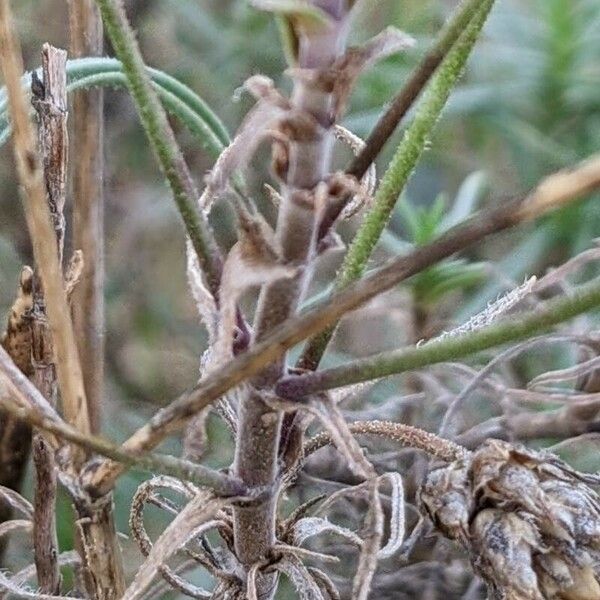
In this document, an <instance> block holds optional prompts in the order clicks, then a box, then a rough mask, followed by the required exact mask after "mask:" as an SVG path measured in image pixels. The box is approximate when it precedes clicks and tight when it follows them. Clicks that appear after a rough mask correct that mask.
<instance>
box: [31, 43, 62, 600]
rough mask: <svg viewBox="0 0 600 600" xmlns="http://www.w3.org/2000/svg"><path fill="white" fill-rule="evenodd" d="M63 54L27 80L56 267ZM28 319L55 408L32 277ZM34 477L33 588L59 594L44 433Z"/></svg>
mask: <svg viewBox="0 0 600 600" xmlns="http://www.w3.org/2000/svg"><path fill="white" fill-rule="evenodd" d="M66 60H67V53H66V52H64V51H63V50H59V49H58V48H54V47H53V46H50V45H49V44H44V46H43V48H42V76H43V78H42V81H39V80H38V79H37V78H35V77H34V78H33V80H32V90H31V91H32V96H33V98H32V104H33V106H34V108H35V110H36V112H37V115H38V122H39V126H38V140H39V148H40V152H41V156H42V163H43V169H44V180H45V183H46V194H47V196H46V198H47V201H48V207H49V208H50V214H51V215H52V222H53V225H54V232H55V235H56V246H57V255H58V260H59V263H61V264H62V259H63V248H64V238H65V217H64V206H65V200H66V197H65V196H66V181H67V157H68V136H67V81H66V70H65V69H66ZM31 316H32V321H31V338H32V353H31V354H32V364H33V370H34V372H33V377H32V381H33V383H34V385H35V386H36V387H37V389H38V390H39V391H40V392H41V394H42V396H44V398H45V399H46V400H47V401H48V402H49V404H50V405H51V406H52V407H55V406H56V395H57V389H56V366H55V357H54V345H53V341H52V335H51V333H50V328H49V326H48V321H47V319H46V306H45V302H44V293H43V290H42V289H41V282H40V281H39V279H38V278H37V277H34V295H33V308H32V315H31ZM33 464H34V466H35V473H36V488H35V512H34V521H33V525H34V528H33V544H34V558H35V564H36V570H37V579H38V585H39V586H40V589H41V591H43V592H46V593H48V594H58V593H59V592H60V584H61V576H60V570H59V565H58V539H57V534H56V513H55V511H56V485H57V484H56V464H55V461H54V450H53V449H52V448H51V446H50V444H49V442H48V441H47V440H46V439H45V437H44V434H42V433H36V434H35V435H34V442H33Z"/></svg>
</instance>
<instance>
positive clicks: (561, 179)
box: [90, 155, 600, 487]
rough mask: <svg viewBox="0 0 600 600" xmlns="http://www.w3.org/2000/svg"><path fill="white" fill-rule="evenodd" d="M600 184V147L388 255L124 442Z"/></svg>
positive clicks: (176, 421)
mask: <svg viewBox="0 0 600 600" xmlns="http://www.w3.org/2000/svg"><path fill="white" fill-rule="evenodd" d="M597 189H600V155H598V156H593V157H592V158H590V159H588V160H587V161H585V162H583V163H581V164H579V165H577V166H576V167H574V168H572V169H569V170H565V171H560V172H558V173H555V174H553V175H551V176H549V177H547V178H546V179H545V180H543V181H542V182H541V183H540V185H539V186H538V187H537V188H536V189H535V190H534V191H533V192H532V193H531V194H530V195H528V196H526V197H524V198H517V199H515V200H512V201H510V202H505V203H504V204H503V205H501V206H499V207H497V208H493V209H489V210H485V211H481V212H480V213H478V214H476V215H474V216H473V217H471V218H470V219H468V220H466V221H464V222H463V223H461V224H460V225H457V226H456V227H453V228H452V229H450V230H449V231H447V232H446V233H445V234H444V235H442V236H441V237H439V238H437V239H436V240H435V241H433V242H431V243H430V244H427V245H425V246H421V247H419V248H417V249H415V250H414V251H413V252H411V253H410V254H408V255H407V256H403V257H400V258H396V259H394V260H391V261H389V262H388V263H387V264H386V265H385V266H383V267H381V268H380V269H377V270H376V271H374V272H373V273H371V274H369V275H366V276H365V277H363V278H362V279H361V280H359V281H357V282H354V283H352V284H350V285H349V286H348V287H347V288H345V289H344V290H342V291H340V292H337V293H335V294H334V295H333V296H331V297H330V298H328V299H327V300H325V301H324V302H321V303H320V304H318V305H317V306H315V307H314V308H312V309H311V310H309V311H307V312H305V313H301V314H299V315H297V316H293V317H290V318H289V319H288V320H287V321H286V322H285V323H284V324H282V325H280V326H279V327H277V328H276V329H275V330H273V331H272V332H271V333H270V334H269V335H268V336H266V337H265V338H264V339H263V340H262V341H261V342H259V343H256V344H255V345H254V346H253V347H252V348H250V349H249V350H247V351H246V352H244V353H243V354H241V355H239V356H237V357H236V358H235V359H233V360H231V361H230V362H229V363H227V364H226V365H223V366H222V367H221V368H219V369H218V370H216V371H214V372H213V373H211V374H210V375H208V376H207V377H205V378H203V379H202V380H201V381H200V383H198V385H197V386H196V387H194V388H193V389H192V390H191V391H190V392H187V393H185V394H183V395H181V396H180V397H179V398H177V399H176V400H174V401H173V402H171V403H170V404H169V406H167V407H166V408H164V409H162V410H160V411H159V412H157V413H156V414H155V415H154V417H152V419H150V421H149V422H148V423H147V424H146V425H144V426H143V427H141V428H140V429H138V431H136V432H135V433H134V434H133V435H132V436H131V437H130V438H129V439H128V440H127V441H126V442H125V444H124V447H125V448H126V449H127V450H130V451H132V452H136V453H140V452H144V451H146V450H148V449H151V448H154V447H155V446H156V445H157V444H158V443H160V442H161V441H162V440H163V439H165V437H167V436H168V435H169V434H170V433H171V432H173V431H174V430H175V429H178V428H180V427H182V426H183V425H184V424H185V423H186V422H187V421H188V420H189V419H191V418H192V417H193V416H194V415H195V414H196V413H197V412H198V411H199V410H201V409H202V408H204V407H205V406H208V405H209V404H210V403H212V402H214V401H215V400H216V399H218V398H219V397H221V396H222V395H223V394H225V393H226V392H227V391H228V390H230V389H232V388H234V387H235V386H237V385H239V384H240V383H241V382H243V381H245V380H246V379H248V378H249V377H252V376H253V375H255V374H256V373H259V372H260V371H261V370H263V369H264V368H265V367H266V366H267V365H269V364H270V363H272V362H273V361H276V360H277V359H278V358H280V357H281V356H283V354H284V353H285V351H286V350H287V349H289V348H291V347H292V346H294V345H295V344H297V343H298V342H301V341H302V340H304V339H306V338H307V337H309V336H311V335H314V334H315V333H318V332H319V331H322V330H323V329H325V328H326V327H328V326H329V325H331V324H332V323H335V322H336V321H337V320H338V319H339V318H340V317H342V316H343V315H345V314H347V313H348V312H350V311H352V310H354V309H356V308H358V307H359V306H361V305H363V304H364V303H365V302H367V301H368V300H370V299H371V298H374V297H375V296H377V295H379V294H381V293H382V292H385V291H387V290H389V289H391V288H392V287H394V286H395V285H397V284H398V283H400V282H401V281H404V280H405V279H407V278H409V277H411V276H413V275H416V274H417V273H420V272H421V271H422V270H423V269H426V268H428V267H430V266H431V265H434V264H436V263H437V262H439V261H440V260H442V259H444V258H447V257H449V256H451V255H452V254H454V253H456V252H459V251H461V250H464V249H466V248H468V247H469V246H471V245H473V244H474V243H476V242H478V241H480V240H482V239H484V238H485V237H487V236H488V235H491V234H493V233H497V232H499V231H502V230H504V229H508V228H510V227H514V226H515V225H518V224H520V223H523V222H526V221H528V220H530V219H534V218H536V217H539V216H541V215H543V214H546V213H548V212H550V211H552V210H555V209H557V208H560V207H563V206H565V205H567V204H568V203H570V202H573V201H575V200H576V199H578V198H581V197H582V196H584V195H585V194H588V193H590V192H592V191H594V190H597ZM121 472H122V467H120V466H119V465H117V464H114V463H113V464H111V463H105V464H104V465H103V467H102V468H101V469H98V471H97V472H96V473H95V476H94V478H93V481H92V482H90V485H96V486H100V487H106V486H111V485H113V483H114V480H115V479H116V478H117V477H118V476H119V474H120V473H121Z"/></svg>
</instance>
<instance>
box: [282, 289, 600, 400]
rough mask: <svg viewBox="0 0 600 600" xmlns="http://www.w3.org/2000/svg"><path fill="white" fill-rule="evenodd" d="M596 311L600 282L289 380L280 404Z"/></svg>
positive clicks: (452, 356)
mask: <svg viewBox="0 0 600 600" xmlns="http://www.w3.org/2000/svg"><path fill="white" fill-rule="evenodd" d="M598 306H600V281H596V282H594V283H593V284H588V285H587V286H584V287H582V288H581V289H580V290H579V291H577V292H575V293H574V294H569V296H568V297H562V298H557V299H555V300H550V301H548V302H547V303H546V304H545V305H543V306H541V307H538V308H536V310H535V311H531V312H527V313H525V314H523V315H521V316H511V318H510V319H507V320H506V321H503V322H500V323H498V324H496V325H490V326H488V327H485V328H483V329H479V330H476V331H473V332H470V333H464V334H462V335H457V336H455V337H454V336H452V337H447V338H444V339H442V340H440V341H436V340H432V341H431V342H429V343H426V344H423V345H421V346H415V347H410V348H406V349H401V350H394V351H391V352H383V353H381V354H377V355H375V356H372V357H368V358H365V359H361V360H357V361H353V362H352V363H350V364H347V365H342V366H340V367H335V368H333V369H325V370H324V371H319V372H318V373H309V374H307V375H301V376H291V377H288V378H287V379H284V380H282V381H280V382H279V384H278V385H277V387H276V391H277V394H278V395H279V396H282V397H284V398H298V397H301V396H305V395H307V394H313V393H315V392H321V391H325V390H330V389H333V388H337V387H342V386H345V385H351V384H354V383H359V382H362V381H370V380H373V379H379V378H381V377H386V376H388V375H396V374H399V373H404V372H406V371H409V370H412V369H418V368H422V367H425V366H427V365H432V364H435V363H440V362H445V361H456V360H458V359H459V358H463V357H465V356H469V355H471V354H474V353H476V352H481V351H482V350H486V349H488V348H493V347H494V346H499V345H500V344H505V343H507V342H516V341H519V340H523V339H526V338H529V337H531V336H532V335H535V334H537V333H540V332H542V331H545V330H546V329H548V328H549V327H552V326H553V325H557V324H558V323H562V322H563V321H566V320H568V319H571V318H573V317H575V316H577V315H579V314H581V313H584V312H587V311H589V310H591V309H593V308H596V307H598Z"/></svg>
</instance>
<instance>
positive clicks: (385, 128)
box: [346, 0, 484, 179]
mask: <svg viewBox="0 0 600 600" xmlns="http://www.w3.org/2000/svg"><path fill="white" fill-rule="evenodd" d="M483 4H484V2H483V1H482V0H464V1H463V3H462V4H461V5H460V6H459V7H458V8H457V9H456V11H455V13H454V14H453V15H452V16H451V17H450V19H449V20H448V22H447V23H446V24H445V25H444V27H443V29H442V30H441V31H440V33H439V34H438V37H437V38H436V40H435V42H434V44H433V46H432V47H431V48H430V49H429V50H428V51H427V53H426V54H425V56H424V57H423V58H422V59H421V62H420V63H419V64H418V65H417V66H416V68H415V69H414V71H413V72H412V73H411V75H410V77H409V78H408V81H407V82H406V83H405V84H404V87H403V88H402V89H401V90H400V92H399V93H398V95H397V96H396V97H395V98H394V99H393V100H392V102H391V104H390V105H389V107H388V108H387V110H386V111H385V113H384V114H383V116H382V117H381V118H380V119H379V121H378V122H377V124H376V125H375V127H374V128H373V130H372V131H371V133H370V134H369V137H368V138H367V140H366V141H365V147H364V148H363V150H362V151H361V152H360V154H359V155H358V156H357V157H356V158H355V159H354V160H353V161H352V163H351V164H350V166H349V167H348V169H347V171H346V172H347V173H348V174H349V175H354V177H356V178H357V179H360V178H361V177H362V176H363V175H364V174H365V173H366V172H367V169H368V168H369V165H370V164H371V163H372V162H373V161H374V160H375V159H376V158H377V156H378V155H379V153H380V152H381V150H382V148H383V146H384V145H385V143H386V142H387V141H388V139H389V138H390V136H391V135H392V133H393V132H394V130H395V129H396V127H397V126H398V124H399V123H400V121H401V120H402V118H403V117H404V116H405V115H406V113H407V112H408V110H409V109H410V107H411V106H412V104H413V102H414V101H415V100H416V99H417V97H418V96H419V94H420V93H421V90H423V88H424V87H425V85H426V84H427V82H428V81H429V79H430V78H431V76H432V75H433V73H434V72H435V70H436V69H437V68H438V67H439V65H440V64H441V62H442V61H443V60H444V58H445V57H446V55H447V54H448V53H449V52H450V50H451V48H452V47H453V46H454V44H455V43H456V41H457V40H458V38H459V37H460V36H461V34H462V33H463V31H465V29H467V26H468V25H469V23H470V21H471V20H472V19H473V18H474V15H475V14H476V13H477V11H478V10H479V9H480V8H481V7H482V5H483Z"/></svg>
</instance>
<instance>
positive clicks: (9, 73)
mask: <svg viewBox="0 0 600 600" xmlns="http://www.w3.org/2000/svg"><path fill="white" fill-rule="evenodd" d="M14 32H15V30H14V27H13V25H12V19H11V15H10V8H9V4H8V0H2V2H1V3H0V51H1V52H0V61H1V63H2V70H3V73H4V79H5V81H6V86H7V90H8V96H9V103H10V107H11V113H12V118H13V127H14V149H15V159H16V163H17V170H18V172H19V178H20V180H21V185H22V186H23V188H24V193H23V202H24V206H25V213H26V216H27V224H28V227H29V230H30V235H31V240H32V243H33V251H34V256H35V260H36V264H37V266H38V268H39V271H40V276H41V279H42V283H43V286H44V296H45V301H46V309H47V312H48V321H49V323H50V328H51V330H52V338H53V342H54V348H55V351H56V366H57V373H58V381H59V387H60V391H61V396H62V402H63V407H64V412H65V415H66V418H67V420H68V421H69V422H70V423H73V424H74V425H75V426H76V428H77V429H79V430H80V431H83V432H87V431H89V418H88V412H87V404H86V398H85V390H84V389H83V378H82V374H81V366H80V363H79V357H78V353H77V346H76V343H75V337H74V334H73V326H72V323H71V317H70V314H69V308H68V305H67V300H66V296H65V290H64V288H63V279H62V271H61V268H60V262H59V260H58V256H57V253H56V238H55V235H54V228H53V225H52V221H51V217H50V211H49V209H48V205H47V203H46V190H45V185H44V177H43V172H42V168H41V163H40V160H39V158H38V153H37V148H36V136H35V134H34V131H33V128H32V126H31V123H30V122H29V116H28V109H27V103H26V101H25V97H24V94H23V91H22V88H21V83H20V78H21V75H22V73H23V67H22V60H21V54H20V51H19V46H18V43H17V41H16V39H15V36H14Z"/></svg>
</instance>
